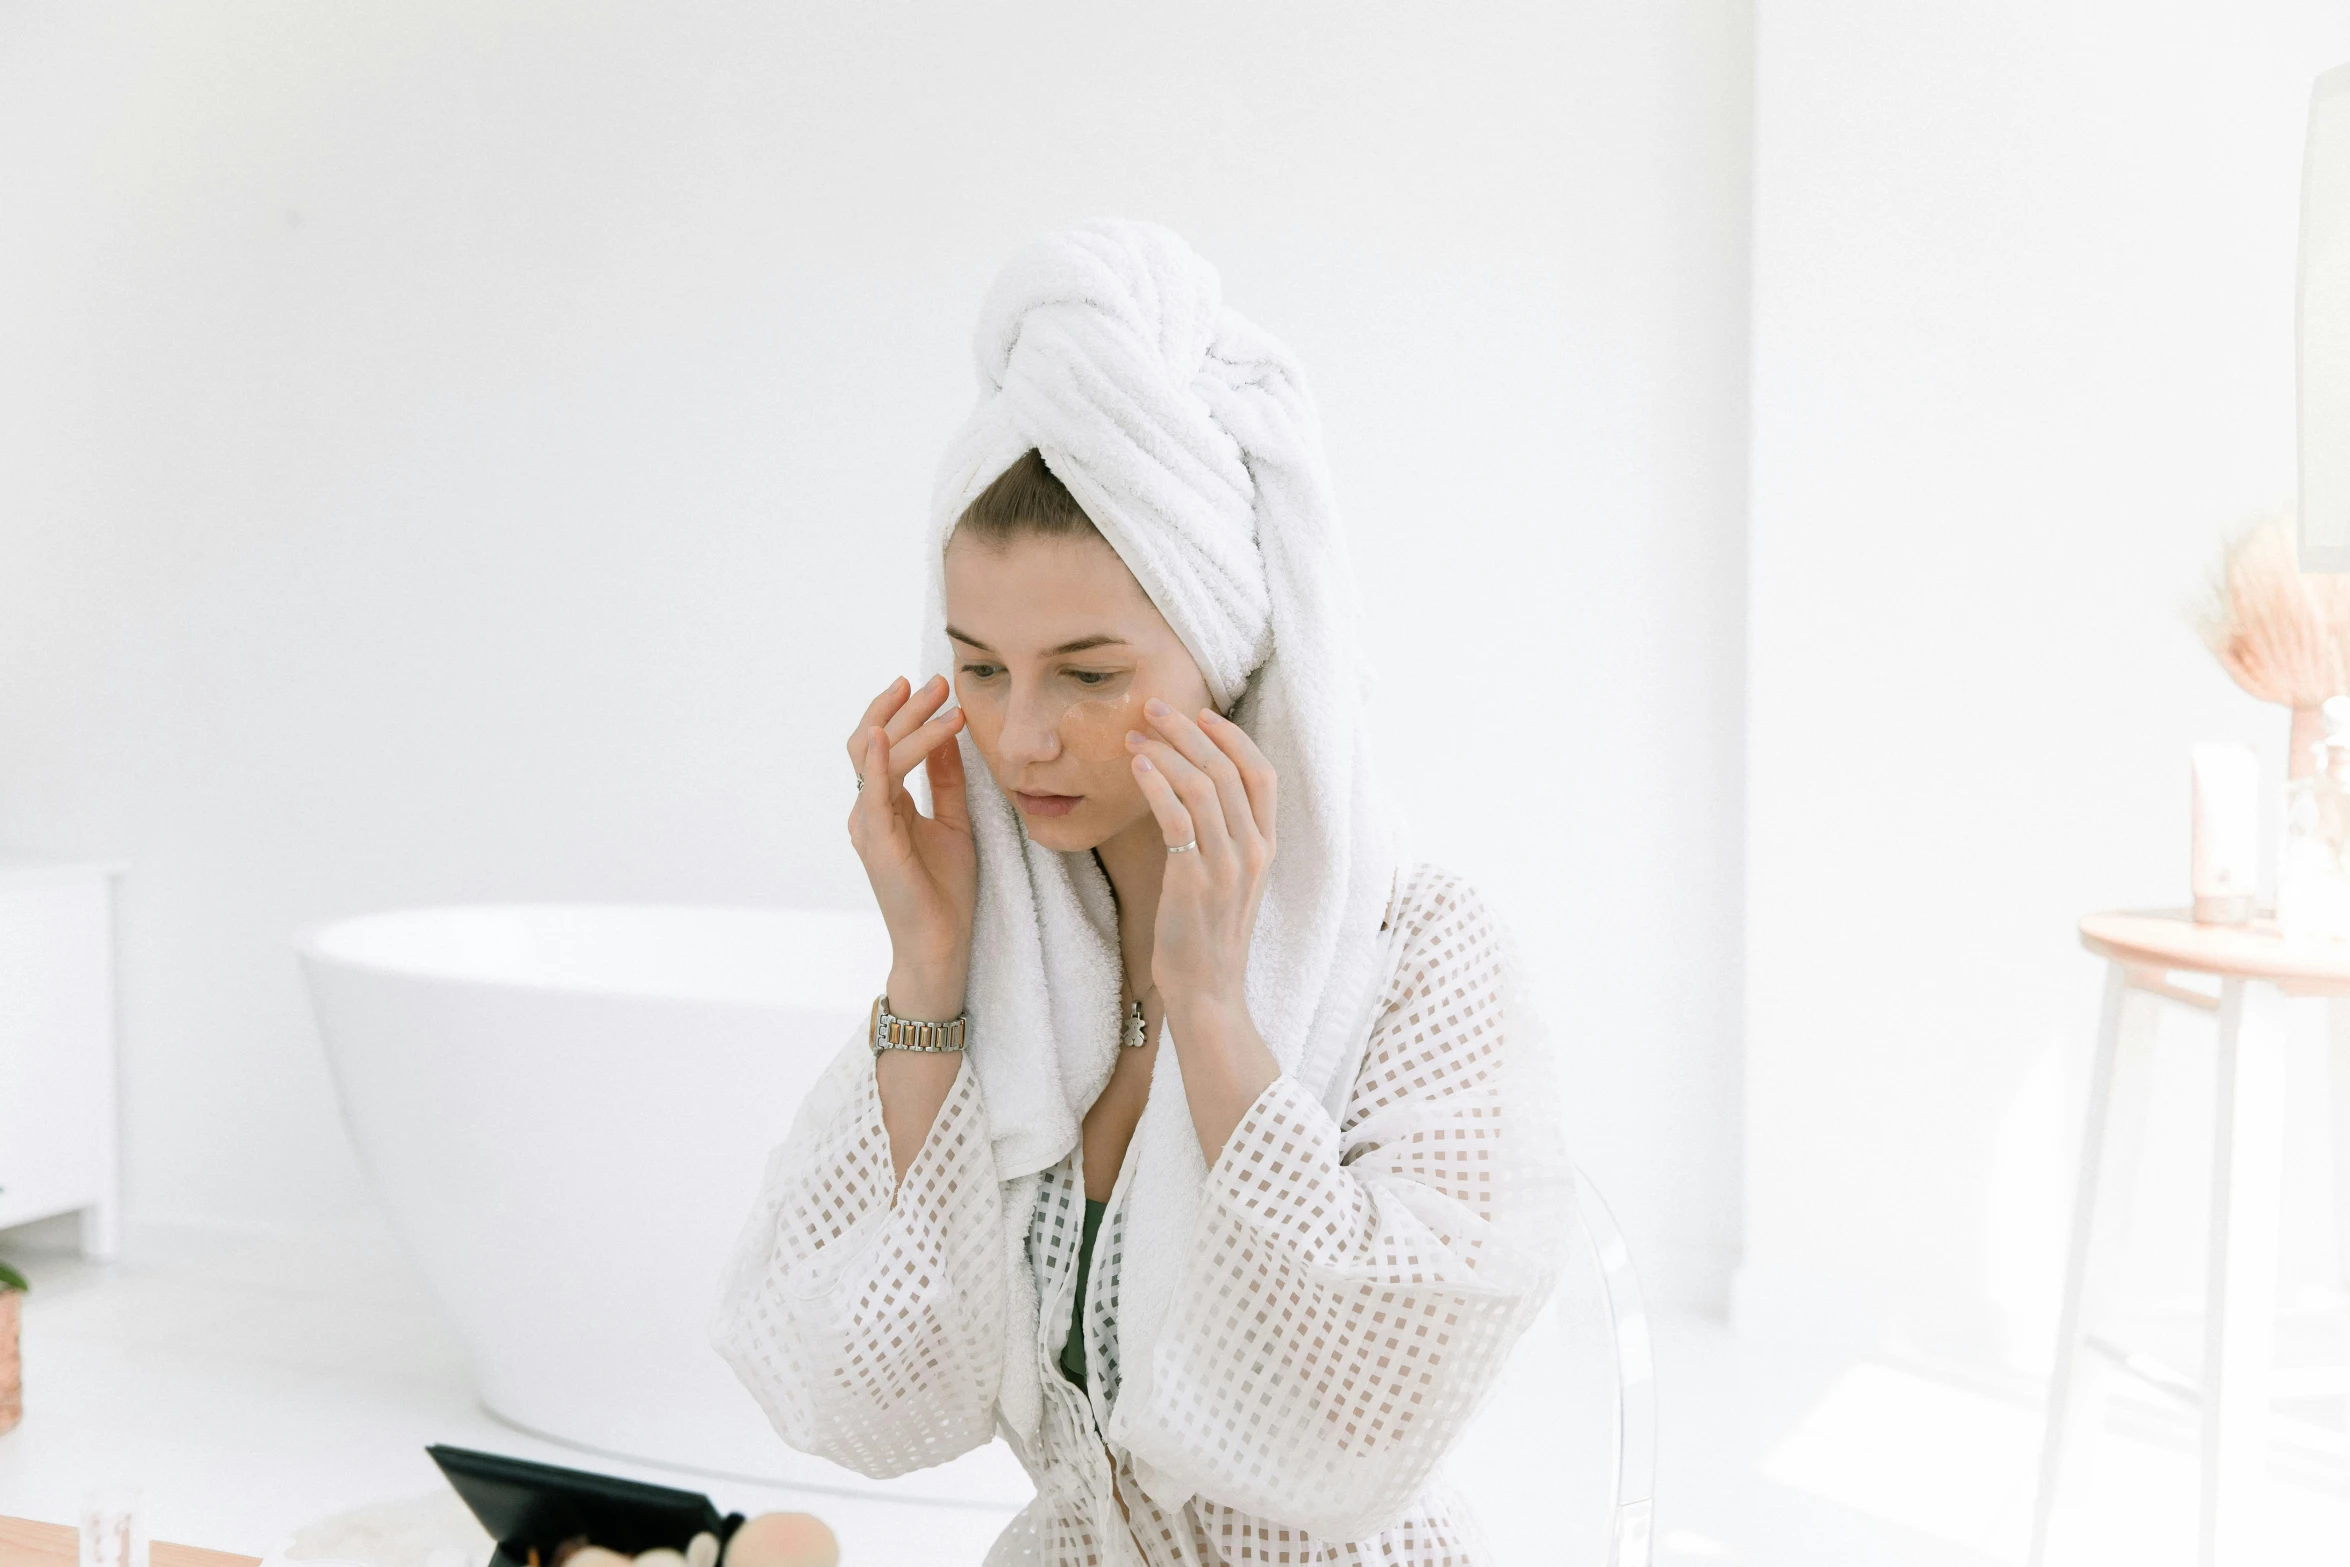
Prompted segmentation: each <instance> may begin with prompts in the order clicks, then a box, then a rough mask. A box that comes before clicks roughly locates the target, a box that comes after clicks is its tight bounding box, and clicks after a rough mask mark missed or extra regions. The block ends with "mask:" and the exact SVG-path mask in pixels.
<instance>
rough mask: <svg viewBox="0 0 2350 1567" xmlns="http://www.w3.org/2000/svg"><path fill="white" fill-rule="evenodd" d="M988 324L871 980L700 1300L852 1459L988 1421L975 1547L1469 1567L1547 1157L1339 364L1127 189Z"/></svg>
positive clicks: (774, 1403)
mask: <svg viewBox="0 0 2350 1567" xmlns="http://www.w3.org/2000/svg"><path fill="white" fill-rule="evenodd" d="M977 346H978V352H979V360H980V369H981V379H982V383H983V394H982V396H981V399H980V403H979V406H978V408H977V409H976V410H975V411H974V412H973V414H972V416H971V418H970V419H969V421H968V422H967V423H966V425H965V427H964V429H963V431H962V433H961V434H960V435H959V436H958V437H957V439H956V442H955V443H954V445H953V446H952V447H951V448H950V450H949V452H948V454H947V457H946V460H945V462H944V463H943V464H942V466H941V471H940V482H939V487H938V493H937V496H936V498H935V501H934V506H933V518H934V525H935V527H936V529H937V546H938V547H937V549H936V550H935V551H934V552H933V553H932V556H931V559H932V560H933V562H934V565H933V568H932V571H931V576H930V584H929V596H930V605H931V611H932V613H931V616H930V625H931V637H932V641H931V646H930V657H931V660H932V670H933V672H932V673H931V675H930V678H929V679H928V680H926V681H925V682H924V683H923V684H922V685H920V686H911V685H909V683H908V682H906V681H904V680H899V681H896V682H893V683H892V684H891V686H890V687H889V688H888V689H887V690H885V691H883V692H882V693H881V695H880V696H879V697H877V698H876V699H875V700H874V702H873V704H872V706H871V707H869V708H868V709H867V710H866V713H865V715H864V718H863V720H862V722H861V723H860V724H859V726H858V729H857V731H856V733H855V735H853V736H852V737H851V739H850V742H849V759H850V761H851V763H852V764H853V765H854V766H855V767H856V769H857V775H858V780H857V785H858V786H857V797H856V803H855V805H854V807H853V809H852V810H851V812H850V817H849V835H850V838H851V841H852V842H853V843H854V844H855V846H856V849H857V853H858V855H859V857H860V859H861V860H862V861H863V863H864V866H865V870H866V874H867V876H868V878H869V879H870V880H871V882H872V885H873V891H874V896H875V898H876V900H877V901H878V902H879V904H880V906H881V911H882V914H883V916H884V918H885V919H886V921H887V923H888V926H889V933H890V940H891V945H892V953H893V958H892V964H891V969H890V973H889V978H888V984H887V989H886V990H885V991H884V993H883V995H882V996H881V997H880V998H879V999H878V1000H877V1001H876V1002H875V1006H874V1013H873V1017H872V1018H871V1020H870V1026H869V1027H868V1028H867V1029H865V1030H861V1031H860V1035H859V1037H858V1038H857V1039H856V1040H855V1041H853V1042H852V1043H851V1045H850V1046H849V1048H848V1049H847V1050H845V1051H844V1052H843V1053H842V1055H841V1057H840V1059H839V1060H838V1061H837V1062H836V1063H835V1064H834V1066H833V1067H832V1068H831V1070H830V1071H829V1072H828V1073H827V1075H826V1076H825V1078H824V1080H823V1082H822V1083H821V1085H820V1086H819V1088H818V1089H817V1090H816V1091H815V1092H814V1093H812V1094H811V1095H810V1097H809V1099H808V1101H807V1102H806V1103H805V1104H804V1105H803V1106H802V1107H801V1110H800V1112H799V1114H798V1116H797V1117H796V1118H795V1120H794V1122H793V1125H792V1128H791V1131H790V1134H789V1136H788V1137H787V1139H786V1140H785V1142H784V1143H783V1145H782V1146H781V1147H780V1148H779V1149H778V1150H777V1151H776V1153H775V1155H774V1157H773V1159H772V1160H771V1162H770V1165H769V1169H768V1173H767V1179H766V1183H765V1186H764V1189H763V1191H762V1194H761V1199H760V1202H759V1205H758V1207H757V1209H756V1210H755V1211H754V1212H753V1214H752V1216H751V1218H750V1221H749V1223H748V1224H747V1226H746V1228H745V1230H744V1234H743V1239H742V1242H741V1247H740V1250H739V1252H738V1254H737V1256H736V1259H735V1261H734V1263H733V1266H732V1267H731V1269H730V1271H729V1274H728V1278H727V1281H726V1285H725V1290H724V1297H723V1301H722V1305H721V1308H720V1313H719V1318H718V1321H717V1324H716V1328H715V1338H716V1341H717V1343H718V1345H719V1348H720V1350H721V1352H722V1353H723V1354H724V1355H725V1356H726V1357H727V1359H728V1360H729V1361H730V1362H731V1363H732V1365H733V1366H734V1368H735V1370H736V1372H737V1374H738V1375H739V1376H740V1377H741V1378H742V1379H743V1381H744V1383H745V1384H746V1385H747V1386H748V1387H749V1388H750V1389H751V1390H752V1392H753V1393H754V1394H755V1395H756V1396H757V1398H758V1399H759V1401H760V1403H761V1404H762V1406H763V1407H764V1408H765V1409H766V1410H767V1412H768V1414H769V1417H770V1418H771V1419H772V1420H773V1421H774V1423H775V1427H776V1429H777V1430H778V1431H779V1432H780V1433H781V1434H782V1435H783V1437H784V1439H785V1440H786V1441H788V1442H790V1443H791V1444H792V1445H793V1446H795V1447H798V1448H801V1449H803V1450H805V1451H808V1452H812V1453H817V1454H820V1455H822V1456H824V1457H827V1458H830V1459H832V1460H834V1461H836V1462H839V1463H842V1464H845V1465H847V1466H849V1467H850V1468H853V1469H856V1470H858V1471H859V1472H861V1473H865V1474H870V1475H876V1476H881V1475H893V1474H900V1473H904V1472H906V1471H907V1470H911V1469H917V1468H921V1467H924V1466H926V1465H929V1464H935V1463H939V1462H942V1461H944V1460H946V1459H948V1458H952V1457H954V1456H956V1455H957V1454H960V1453H963V1452H966V1451H969V1450H970V1449H971V1448H973V1447H976V1446H979V1445H980V1444H982V1443H984V1442H986V1441H988V1440H989V1439H990V1438H991V1437H993V1436H996V1435H1001V1436H1002V1437H1003V1438H1004V1439H1005V1440H1006V1441H1007V1442H1009V1443H1010V1445H1011V1446H1012V1448H1013V1450H1014V1451H1015V1452H1016V1453H1017V1454H1018V1455H1019V1458H1020V1460H1021V1462H1022V1463H1023V1465H1025V1466H1026V1468H1027V1470H1028V1472H1029V1474H1030V1475H1031V1476H1032V1477H1033V1478H1034V1480H1035V1482H1036V1487H1037V1496H1036V1499H1035V1501H1034V1502H1033V1503H1032V1504H1031V1505H1030V1506H1029V1507H1028V1508H1027V1510H1026V1511H1024V1512H1023V1513H1021V1514H1020V1516H1019V1517H1018V1518H1017V1519H1016V1520H1015V1521H1014V1522H1013V1524H1012V1525H1011V1526H1010V1528H1008V1529H1007V1530H1006V1531H1005V1533H1004V1535H1003V1536H1002V1538H1001V1539H1000V1540H999V1541H998V1542H997V1544H996V1547H995V1549H994V1550H993V1551H992V1552H991V1554H990V1557H989V1560H990V1561H991V1562H1031V1561H1041V1562H1056V1563H1058V1562H1069V1563H1109V1562H1115V1563H1131V1562H1142V1563H1150V1564H1154V1567H1169V1564H1177V1563H1184V1564H1189V1563H1223V1562H1231V1561H1276V1562H1320V1561H1357V1560H1362V1561H1371V1560H1376V1561H1379V1562H1383V1563H1390V1564H1403V1567H1420V1564H1425V1567H1436V1564H1439V1563H1444V1564H1451V1567H1464V1564H1473V1563H1481V1562H1483V1561H1485V1560H1486V1559H1487V1558H1486V1556H1485V1554H1484V1553H1483V1551H1482V1548H1481V1546H1480V1545H1479V1544H1478V1543H1477V1540H1476V1536H1475V1531H1474V1526H1473V1523H1472V1522H1471V1520H1469V1519H1468V1518H1467V1517H1466V1516H1465V1514H1464V1512H1463V1511H1462V1509H1461V1508H1460V1507H1459V1505H1458V1503H1457V1501H1456V1500H1455V1499H1454V1498H1453V1497H1452V1496H1451V1495H1450V1493H1449V1492H1448V1491H1447V1490H1446V1488H1445V1487H1444V1486H1443V1484H1442V1482H1441V1480H1440V1479H1438V1478H1437V1476H1436V1470H1437V1465H1438V1462H1439V1460H1440V1459H1441V1458H1442V1456H1443V1454H1444V1451H1445V1449H1446V1447H1447V1446H1448V1445H1449V1444H1450V1443H1451V1441H1452V1439H1453V1438H1454V1436H1456V1435H1457V1434H1458V1433H1459V1431H1460V1430H1461V1429H1462V1427H1463V1425H1464V1424H1465V1422H1466V1420H1467V1418H1468V1417H1469V1415H1470V1414H1471V1413H1472V1412H1473V1411H1474V1410H1475V1408H1476V1406H1477V1405H1478V1403H1479V1402H1480V1401H1481V1399H1482V1397H1483V1395H1484V1393H1485V1392H1486V1391H1487V1389H1488V1388H1489V1387H1490V1386H1491V1384H1492V1382H1493V1379H1494V1377H1495V1375H1496V1373H1497V1372H1498V1370H1499V1368H1500V1366H1501V1365H1502V1363H1503V1361H1504V1360H1505V1359H1506V1357H1507V1355H1508V1352H1509V1349H1510V1347H1511V1345H1512V1343H1513V1342H1514V1341H1515V1339H1516V1337H1517V1335H1518V1334H1519V1333H1520V1331H1522V1329H1523V1328H1524V1326H1525V1324H1526V1322H1527V1320H1528V1319H1529V1317H1530V1316H1531V1315H1532V1314H1533V1313H1534V1312H1535V1311H1536V1310H1538V1309H1539V1307H1540V1305H1541V1302H1542V1300H1543V1297H1544V1295H1545V1294H1546V1292H1547V1290H1548V1288H1549V1285H1550V1281H1551V1278H1552V1276H1553V1273H1554V1270H1555V1261H1554V1249H1553V1244H1552V1240H1551V1238H1552V1237H1553V1236H1556V1235H1558V1234H1561V1233H1563V1228H1564V1225H1565V1223H1566V1213H1567V1209H1568V1203H1569V1200H1570V1196H1571V1192H1570V1189H1569V1187H1568V1186H1567V1181H1568V1179H1569V1177H1568V1175H1567V1173H1566V1165H1565V1163H1564V1160H1563V1159H1562V1158H1561V1157H1560V1156H1559V1154H1558V1151H1557V1149H1556V1146H1555V1144H1554V1142H1553V1137H1552V1129H1553V1127H1554V1126H1555V1115H1554V1110H1553V1106H1552V1104H1551V1102H1550V1099H1549V1096H1548V1080H1547V1074H1546V1073H1545V1072H1544V1071H1543V1070H1542V1066H1543V1062H1542V1058H1541V1056H1540V1054H1539V1051H1538V1047H1537V1040H1536V1038H1535V1035H1534V1032H1533V1030H1532V1028H1531V1026H1530V1019H1529V1017H1528V1016H1527V1013H1526V1009H1525V1008H1524V1007H1522V1006H1521V1005H1519V1004H1517V1001H1516V996H1515V993H1514V989H1513V982H1512V974H1513V970H1512V967H1511V965H1510V963H1509V962H1508V961H1507V958H1506V953H1505V949H1504V943H1503V940H1502V937H1501V934H1500V932H1499V931H1498V929H1497V928H1496V926H1495V923H1494V921H1493V920H1492V919H1491V917H1490V916H1489V915H1488V914H1487V913H1486V912H1485V910H1484V908H1483V906H1482V905H1481V904H1480V903H1479V902H1478V900H1477V898H1476V897H1475V895H1474V894H1473V893H1472V892H1471V891H1470V890H1469V889H1468V888H1467V887H1465V886H1464V885H1462V884H1461V882H1460V881H1459V880H1458V879H1457V878H1455V877H1452V876H1450V875H1447V874H1445V873H1443V872H1440V871H1437V870H1434V869H1432V868H1430V867H1426V866H1415V865H1413V864H1411V863H1410V862H1409V861H1408V860H1406V859H1405V858H1404V857H1403V856H1402V854H1401V852H1400V849H1399V847H1398V845H1397V842H1396V836H1395V833H1394V830H1393V828H1392V825H1391V822H1390V819H1389V817H1388V814H1387V813H1386V811H1385V810H1384V809H1383V807H1382V803H1381V799H1380V796H1379V795H1378V793H1377V791H1376V790H1375V789H1374V788H1373V785H1372V776H1371V770H1370V767H1369V760H1368V754H1367V750H1366V745H1365V736H1364V725H1363V715H1362V702H1361V691H1360V685H1361V678H1362V676H1361V670H1362V664H1361V657H1360V653H1359V649H1358V646H1357V634H1356V627H1355V623H1354V615H1353V600H1352V593H1353V584H1352V575H1351V571H1350V570H1349V568H1348V565H1347V562H1346V558H1345V554H1344V550H1343V546H1342V544H1341V541H1340V538H1339V535H1338V533H1337V531H1336V525H1335V518H1334V514H1333V510H1332V507H1331V505H1330V502H1329V499H1328V486H1327V482H1326V479H1325V477H1324V474H1323V469H1322V457H1321V443H1320V436H1319V431H1318V429H1317V426H1316V423H1315V418H1314V413H1313V407H1312V404H1311V401H1310V400H1309V399H1308V397H1307V395H1306V392H1305V389H1304V386H1303V383H1302V381H1301V379H1300V378H1299V375H1298V371H1297V368H1296V366H1295V364H1294V362H1293V361H1292V360H1291V359H1290V357H1289V355H1288V353H1287V351H1286V350H1284V349H1283V348H1282V347H1281V346H1280V345H1279V344H1278V343H1276V342H1274V341H1273V340H1271V339H1270V338H1268V337H1266V336H1265V335H1264V334H1262V333H1261V332H1259V331H1257V330H1256V329H1255V328H1253V327H1251V326H1250V325H1249V324H1248V323H1247V322H1245V321H1243V320H1242V319H1240V318H1239V317H1238V316H1236V315H1235V314H1233V313H1232V312H1231V311H1229V310H1227V309H1225V308H1224V307H1223V305H1222V304H1221V301H1220V298H1219V288H1218V282H1217V279H1216V275H1215V273H1214V272H1213V271H1212V270H1211V269H1210V268H1209V267H1208V266H1207V265H1206V263H1205V262H1203V261H1201V260H1200V259H1199V258H1198V257H1197V256H1196V255H1194V254H1193V253H1192V252H1191V251H1190V250H1189V249H1187V248H1186V247H1185V246H1184V245H1183V243H1182V242H1181V241H1180V240H1178V239H1177V238H1176V237H1175V236H1174V235H1172V234H1170V233H1168V232H1167V231H1166V230H1164V229H1160V228H1157V227H1155V226H1151V225H1146V224H1132V223H1104V224H1095V225H1089V226H1087V227H1084V228H1081V229H1076V230H1072V231H1069V232H1067V233H1063V234H1058V235H1054V236H1051V237H1050V238H1048V239H1046V240H1044V241H1042V242H1041V243H1039V244H1038V245H1036V246H1035V247H1033V248H1032V249H1030V250H1029V251H1028V252H1027V253H1025V254H1024V255H1022V256H1021V257H1020V258H1019V259H1017V260H1016V261H1015V262H1014V263H1013V264H1012V265H1011V266H1010V267H1009V268H1008V269H1007V270H1006V271H1005V273H1004V275H1003V276H1002V278H1000V279H999V280H998V282H997V284H996V287H995V289H994V291H993V292H992V293H991V295H990V297H989V300H988V303H987V306H986V308H985V310H984V312H983V314H982V317H981V321H980V328H979V333H978V343H977ZM950 689H951V691H952V694H953V695H954V697H955V699H956V705H955V706H953V707H951V708H950V707H947V706H946V702H947V698H948V695H949V693H950ZM916 766H920V767H921V769H922V771H923V773H924V776H925V780H926V783H927V788H928V794H929V804H930V810H929V812H928V814H925V813H924V811H923V810H922V809H921V807H920V805H919V804H918V802H917V801H916V800H915V799H914V798H913V797H912V795H911V794H910V793H909V792H908V790H907V789H906V788H905V787H904V780H906V779H907V778H908V777H909V776H910V774H911V773H912V771H913V770H914V768H915V767H916ZM1491 771H1492V769H1491V765H1490V761H1488V762H1484V763H1472V764H1467V765H1465V767H1464V777H1465V779H1469V778H1474V777H1477V776H1480V775H1483V776H1490V774H1491ZM1471 792H1472V794H1475V793H1477V792H1479V791H1476V790H1472V791H1471ZM1276 846H1278V847H1276ZM901 1020H904V1021H901ZM924 1024H928V1025H934V1026H932V1027H923V1026H921V1025H924Z"/></svg>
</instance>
